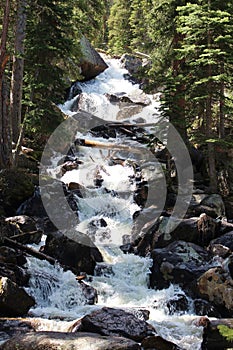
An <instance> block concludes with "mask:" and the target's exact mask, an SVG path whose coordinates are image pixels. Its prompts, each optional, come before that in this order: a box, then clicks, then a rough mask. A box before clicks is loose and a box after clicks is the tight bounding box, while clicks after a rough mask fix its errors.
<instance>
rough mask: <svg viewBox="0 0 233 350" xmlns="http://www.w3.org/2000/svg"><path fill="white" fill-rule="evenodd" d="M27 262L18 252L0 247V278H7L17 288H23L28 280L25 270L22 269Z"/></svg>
mask: <svg viewBox="0 0 233 350" xmlns="http://www.w3.org/2000/svg"><path fill="white" fill-rule="evenodd" d="M26 262H27V260H26V258H25V256H24V254H23V253H22V252H20V251H18V250H15V249H12V248H9V247H5V246H0V276H2V277H8V278H9V279H10V280H11V281H13V282H15V283H17V284H18V285H19V286H25V285H27V283H28V280H29V274H28V273H27V270H26V269H25V268H23V265H24V264H26Z"/></svg>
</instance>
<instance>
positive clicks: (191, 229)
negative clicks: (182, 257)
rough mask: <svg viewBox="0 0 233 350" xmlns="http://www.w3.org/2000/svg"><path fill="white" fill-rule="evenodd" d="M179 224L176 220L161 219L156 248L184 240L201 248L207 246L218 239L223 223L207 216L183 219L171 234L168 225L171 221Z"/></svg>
mask: <svg viewBox="0 0 233 350" xmlns="http://www.w3.org/2000/svg"><path fill="white" fill-rule="evenodd" d="M170 220H172V221H174V223H175V224H176V222H177V223H178V222H179V221H178V220H176V219H170V218H169V217H161V219H160V224H159V227H158V229H157V231H156V235H155V236H156V237H157V242H156V244H155V247H165V246H167V245H168V244H169V243H171V242H174V241H178V240H182V241H186V242H192V243H195V244H199V245H201V246H206V245H208V244H209V242H210V241H211V240H212V239H214V238H215V237H217V236H218V235H219V232H220V227H221V222H218V221H216V220H214V219H212V218H210V217H208V216H207V215H206V214H202V215H200V217H192V218H188V219H182V220H181V221H180V222H179V224H178V225H177V226H176V227H175V229H174V230H172V231H171V232H169V231H167V224H168V222H169V224H170V225H171V221H170Z"/></svg>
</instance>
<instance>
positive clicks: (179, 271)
mask: <svg viewBox="0 0 233 350" xmlns="http://www.w3.org/2000/svg"><path fill="white" fill-rule="evenodd" d="M151 257H152V259H153V265H152V268H151V272H152V273H151V275H150V286H151V287H152V288H158V289H163V288H167V287H168V286H169V285H170V284H171V283H174V284H179V285H180V286H182V287H187V286H188V284H189V283H191V282H192V281H194V280H195V279H196V278H198V277H200V276H201V275H202V274H203V273H204V272H205V271H207V270H208V269H209V267H210V260H211V255H210V254H209V253H208V252H207V251H206V250H205V249H203V248H201V247H199V246H198V245H196V244H193V243H187V242H184V241H177V242H173V243H171V244H169V245H168V246H167V247H165V248H161V249H154V250H153V251H152V254H151Z"/></svg>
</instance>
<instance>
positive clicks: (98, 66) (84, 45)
mask: <svg viewBox="0 0 233 350" xmlns="http://www.w3.org/2000/svg"><path fill="white" fill-rule="evenodd" d="M80 48H81V58H80V63H79V65H80V68H81V72H80V73H81V74H82V76H83V77H84V80H90V79H93V78H95V77H96V76H97V75H99V74H100V73H102V72H103V71H104V70H105V69H107V68H108V65H107V64H106V63H105V62H104V60H103V59H102V57H101V56H100V55H99V54H98V52H97V51H96V50H95V49H94V48H93V47H92V45H91V44H90V42H89V41H88V40H87V38H85V36H82V38H81V40H80Z"/></svg>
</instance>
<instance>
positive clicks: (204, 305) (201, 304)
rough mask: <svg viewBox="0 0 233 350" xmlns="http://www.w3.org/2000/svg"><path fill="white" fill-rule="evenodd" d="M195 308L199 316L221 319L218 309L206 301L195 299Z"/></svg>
mask: <svg viewBox="0 0 233 350" xmlns="http://www.w3.org/2000/svg"><path fill="white" fill-rule="evenodd" d="M193 308H194V312H195V314H196V315H199V316H208V317H221V314H220V313H219V312H218V310H217V309H216V307H214V305H212V303H210V302H208V301H207V300H204V299H195V300H194V301H193Z"/></svg>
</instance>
